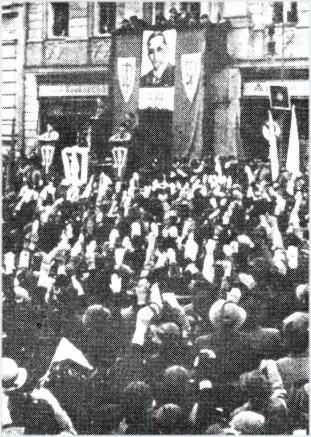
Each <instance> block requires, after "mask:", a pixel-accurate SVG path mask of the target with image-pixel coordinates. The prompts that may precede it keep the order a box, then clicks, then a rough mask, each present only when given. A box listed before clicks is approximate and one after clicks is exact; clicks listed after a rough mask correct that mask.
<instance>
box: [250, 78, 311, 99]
mask: <svg viewBox="0 0 311 437" xmlns="http://www.w3.org/2000/svg"><path fill="white" fill-rule="evenodd" d="M271 85H280V86H284V85H286V86H287V87H288V90H289V94H290V95H291V96H295V97H308V95H309V81H307V80H301V81H298V80H285V81H284V82H280V81H270V82H263V81H262V82H261V81H258V82H245V83H244V92H243V96H244V97H269V96H270V86H271Z"/></svg>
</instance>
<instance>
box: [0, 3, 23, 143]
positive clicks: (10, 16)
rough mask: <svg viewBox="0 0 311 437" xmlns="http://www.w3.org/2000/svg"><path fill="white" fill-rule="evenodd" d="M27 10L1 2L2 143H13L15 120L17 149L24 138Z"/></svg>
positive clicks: (17, 5) (21, 5) (14, 4)
mask: <svg viewBox="0 0 311 437" xmlns="http://www.w3.org/2000/svg"><path fill="white" fill-rule="evenodd" d="M24 10H25V6H24V5H23V4H18V3H12V2H3V4H2V35H1V36H2V62H1V67H2V90H1V92H2V95H1V102H2V145H3V146H5V147H6V146H8V147H10V146H11V145H12V124H13V121H14V123H15V129H14V132H15V139H16V148H18V149H19V148H20V147H21V144H22V141H23V128H22V126H23V109H24V105H23V97H24V77H23V73H24V52H25V37H24V18H25V15H24Z"/></svg>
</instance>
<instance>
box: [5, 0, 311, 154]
mask: <svg viewBox="0 0 311 437" xmlns="http://www.w3.org/2000/svg"><path fill="white" fill-rule="evenodd" d="M149 6H150V7H151V8H155V3H153V4H151V3H150V4H149ZM149 6H148V7H149ZM96 7H97V5H96V4H95V3H94V2H86V1H80V2H70V7H69V36H68V37H53V36H52V35H51V26H52V22H51V16H52V14H51V6H50V5H49V2H45V1H43V0H42V1H41V2H36V3H29V4H27V10H28V34H27V42H26V76H25V143H26V148H27V150H31V148H32V147H33V145H34V144H35V138H36V134H37V129H38V123H37V120H38V100H37V86H38V84H37V79H36V78H37V77H38V74H41V72H42V70H45V71H46V74H48V72H50V73H51V74H57V71H59V70H63V71H65V70H66V69H68V70H66V71H68V74H69V75H70V71H71V72H74V71H76V72H80V71H81V72H82V70H83V74H84V73H92V74H93V73H94V71H95V72H96V71H98V72H99V74H100V71H104V70H105V71H106V72H109V71H110V70H111V48H112V39H113V38H112V37H111V36H109V35H106V36H103V35H98V32H97V27H96V26H97V23H98V17H97V15H96V13H97V12H96ZM171 7H176V8H177V10H180V7H181V4H180V2H165V4H164V14H165V16H166V17H168V16H169V10H170V8H171ZM147 9H148V8H147V7H146V5H145V7H144V6H143V3H142V2H138V1H137V2H117V4H116V25H117V27H118V26H119V25H120V24H121V22H122V20H123V19H125V18H126V19H129V18H130V16H132V15H137V16H138V17H139V18H145V17H144V11H145V13H146V11H147ZM149 9H150V8H149ZM148 13H149V16H150V10H149V12H148ZM203 13H206V14H208V15H209V16H210V20H211V21H212V22H224V21H229V22H230V23H231V28H230V30H229V32H228V36H227V51H228V53H229V55H230V57H231V64H230V69H228V67H219V69H218V70H217V66H216V71H215V72H214V73H213V75H214V76H213V77H212V78H211V81H212V82H214V83H216V82H217V77H218V76H219V75H220V76H222V77H223V78H224V82H223V84H222V85H221V86H220V87H219V86H218V89H216V91H215V90H214V91H215V92H216V94H217V93H218V94H217V96H216V97H217V98H216V99H215V102H214V103H215V104H214V108H215V114H214V126H215V127H214V130H215V132H214V138H215V148H216V151H217V152H218V153H225V154H230V153H238V152H237V151H238V148H239V142H240V137H239V132H238V130H239V123H240V112H241V102H242V101H243V98H244V95H243V88H244V86H245V80H246V77H247V80H250V78H252V75H254V76H256V79H254V80H257V79H258V77H257V76H258V75H259V74H260V75H261V79H260V80H262V79H263V78H264V77H265V75H266V74H268V75H269V77H270V79H271V78H273V79H279V78H280V77H281V75H282V74H283V73H282V71H281V69H283V70H284V71H285V73H284V76H285V77H286V79H287V80H288V79H291V75H292V72H293V70H292V68H293V67H294V68H295V69H297V68H300V69H301V70H303V71H304V74H307V71H308V64H309V59H308V58H309V23H308V20H309V18H308V17H309V4H308V2H307V1H304V0H302V1H299V2H298V22H297V23H296V24H290V23H286V24H285V25H284V26H282V25H279V24H277V25H275V31H274V35H273V36H271V35H270V36H269V33H268V26H270V25H271V23H272V21H273V10H272V3H271V2H265V1H262V2H247V1H239V2H232V1H228V2H224V3H221V2H219V3H217V2H201V14H203ZM152 17H153V19H154V18H155V10H154V11H153V15H152ZM271 42H274V43H275V54H274V55H271V53H270V52H269V49H268V43H271ZM10 50H11V53H13V54H14V50H13V51H12V48H11V49H8V52H7V53H9V52H10ZM8 56H9V55H8ZM10 56H11V55H10ZM282 57H283V58H282ZM9 64H10V62H8V63H7V65H8V67H7V68H9ZM11 65H12V62H11ZM70 69H72V70H70ZM96 69H97V70H96ZM234 71H238V73H237V75H235V76H234V77H236V78H237V77H239V79H237V81H236V82H235V84H234V85H232V84H233V82H232V79H230V77H231V76H230V74H231V73H232V72H234ZM230 72H231V73H230ZM245 72H247V74H246V73H245ZM8 73H9V70H8ZM232 74H233V73H232ZM6 76H7V77H10V78H11V79H10V80H12V78H13V75H12V76H11V75H10V74H6ZM297 77H298V80H300V77H299V75H298V76H297V75H296V76H295V79H297ZM304 79H305V78H304ZM230 83H231V85H230ZM237 84H240V89H239V90H238V91H237V92H236V93H235V97H234V98H233V97H232V94H231V97H230V92H229V94H226V95H225V94H224V96H223V98H220V96H221V95H222V93H223V90H222V89H221V87H222V86H223V88H226V87H229V88H230V86H234V89H236V88H237V86H238V85H237ZM298 85H299V84H298ZM216 88H217V87H216ZM7 89H8V90H10V89H11V90H12V89H13V87H12V85H10V83H8V86H7ZM211 95H213V91H212V92H211ZM254 97H256V96H254ZM212 98H213V96H212ZM247 98H252V95H247ZM264 98H265V99H267V98H268V95H265V96H264ZM299 98H305V100H306V101H307V98H308V97H307V95H303V96H301V95H299ZM13 100H14V99H12V98H8V100H7V102H8V104H13V103H14V101H13ZM5 109H7V110H8V112H7V113H6V114H7V116H9V115H10V114H12V111H11V112H10V108H9V107H8V108H5ZM6 129H8V128H6ZM224 135H225V138H223V136H224Z"/></svg>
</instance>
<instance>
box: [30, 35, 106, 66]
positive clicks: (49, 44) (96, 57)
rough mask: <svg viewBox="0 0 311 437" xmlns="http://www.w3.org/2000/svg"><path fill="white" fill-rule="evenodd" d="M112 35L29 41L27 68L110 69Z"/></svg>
mask: <svg viewBox="0 0 311 437" xmlns="http://www.w3.org/2000/svg"><path fill="white" fill-rule="evenodd" d="M111 42H112V38H111V36H110V35H107V36H106V35H105V36H102V37H92V38H89V39H70V38H61V37H60V38H51V39H46V40H28V41H27V43H26V67H41V68H42V67H53V66H55V67H56V66H62V67H66V66H68V67H73V66H77V67H81V66H89V67H91V66H104V67H108V66H109V64H110V57H111Z"/></svg>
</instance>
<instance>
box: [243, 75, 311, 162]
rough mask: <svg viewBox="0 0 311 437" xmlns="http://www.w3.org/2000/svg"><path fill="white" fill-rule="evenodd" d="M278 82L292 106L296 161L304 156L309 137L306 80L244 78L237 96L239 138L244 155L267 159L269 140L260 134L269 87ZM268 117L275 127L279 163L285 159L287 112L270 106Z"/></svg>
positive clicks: (304, 157) (288, 118) (266, 108)
mask: <svg viewBox="0 0 311 437" xmlns="http://www.w3.org/2000/svg"><path fill="white" fill-rule="evenodd" d="M275 84H281V85H282V86H285V87H287V88H288V92H289V96H290V105H291V106H292V105H294V106H295V111H296V116H297V123H298V134H299V140H300V145H301V147H300V154H301V156H300V161H301V162H303V161H305V160H306V158H307V152H308V150H307V149H308V138H309V129H308V127H309V123H308V120H309V100H308V90H309V83H308V80H284V81H283V82H282V81H280V80H246V81H244V83H243V96H242V99H241V138H242V145H243V153H244V155H245V156H246V157H248V158H252V157H256V158H268V156H269V143H268V141H267V139H266V138H265V137H264V135H263V126H264V125H265V123H267V121H268V111H269V110H270V99H269V87H270V85H275ZM272 116H273V120H274V122H275V123H277V125H278V127H279V132H280V134H279V136H278V152H279V159H280V161H282V162H283V163H284V162H285V160H286V156H287V148H288V140H289V131H290V124H291V111H290V110H280V109H273V110H272Z"/></svg>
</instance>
